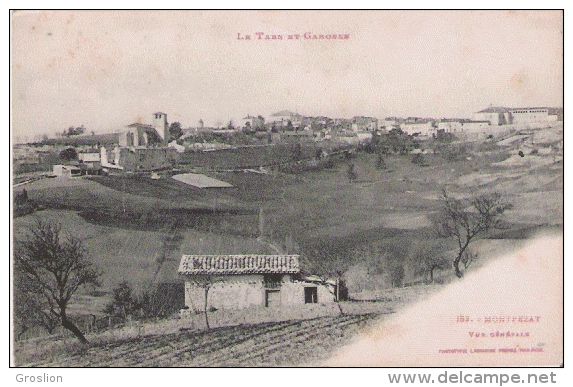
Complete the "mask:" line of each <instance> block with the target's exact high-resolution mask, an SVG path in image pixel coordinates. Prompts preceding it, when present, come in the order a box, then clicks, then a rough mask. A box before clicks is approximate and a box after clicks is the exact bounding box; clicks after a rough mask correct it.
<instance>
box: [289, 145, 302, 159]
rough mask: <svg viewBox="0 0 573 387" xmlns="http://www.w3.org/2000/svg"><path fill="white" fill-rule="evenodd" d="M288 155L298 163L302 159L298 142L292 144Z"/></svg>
mask: <svg viewBox="0 0 573 387" xmlns="http://www.w3.org/2000/svg"><path fill="white" fill-rule="evenodd" d="M290 153H291V157H292V159H293V160H294V161H299V160H300V159H302V146H301V145H300V143H299V142H297V143H295V144H293V146H292V148H291V150H290Z"/></svg>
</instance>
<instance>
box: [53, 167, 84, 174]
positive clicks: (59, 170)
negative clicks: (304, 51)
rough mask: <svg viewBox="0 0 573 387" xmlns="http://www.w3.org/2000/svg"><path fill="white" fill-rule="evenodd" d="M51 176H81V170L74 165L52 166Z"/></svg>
mask: <svg viewBox="0 0 573 387" xmlns="http://www.w3.org/2000/svg"><path fill="white" fill-rule="evenodd" d="M53 174H54V175H55V176H61V177H77V176H81V174H82V170H81V169H80V167H78V166H76V165H54V166H53Z"/></svg>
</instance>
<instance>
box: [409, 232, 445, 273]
mask: <svg viewBox="0 0 573 387" xmlns="http://www.w3.org/2000/svg"><path fill="white" fill-rule="evenodd" d="M412 259H413V262H412V264H413V267H414V273H415V274H416V275H424V278H425V281H426V282H430V283H433V282H434V271H435V270H438V269H445V268H447V267H449V266H450V262H449V261H448V259H447V258H446V257H445V256H444V249H443V248H442V244H441V243H436V242H424V243H421V244H419V245H418V246H417V248H416V250H415V251H414V253H413V255H412ZM428 277H429V278H428Z"/></svg>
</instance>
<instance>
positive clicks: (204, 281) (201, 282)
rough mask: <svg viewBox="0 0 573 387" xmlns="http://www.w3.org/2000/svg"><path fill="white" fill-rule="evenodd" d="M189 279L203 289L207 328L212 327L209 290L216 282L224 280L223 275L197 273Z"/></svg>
mask: <svg viewBox="0 0 573 387" xmlns="http://www.w3.org/2000/svg"><path fill="white" fill-rule="evenodd" d="M189 281H190V282H191V283H192V284H193V285H195V286H196V287H198V288H200V289H203V292H204V296H205V298H204V299H203V301H204V302H203V312H204V313H205V324H206V325H207V329H211V327H210V326H209V315H208V313H207V312H208V310H207V306H208V303H209V290H211V288H212V287H213V285H215V284H216V283H219V282H223V277H219V276H213V275H208V274H207V275H195V276H192V277H190V278H189Z"/></svg>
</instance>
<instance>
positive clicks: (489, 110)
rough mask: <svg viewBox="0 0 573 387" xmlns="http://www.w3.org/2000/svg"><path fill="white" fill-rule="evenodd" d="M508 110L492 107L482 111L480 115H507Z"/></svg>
mask: <svg viewBox="0 0 573 387" xmlns="http://www.w3.org/2000/svg"><path fill="white" fill-rule="evenodd" d="M507 111H508V109H507V108H504V107H495V106H490V107H488V108H487V109H483V110H480V111H479V112H478V113H507Z"/></svg>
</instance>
